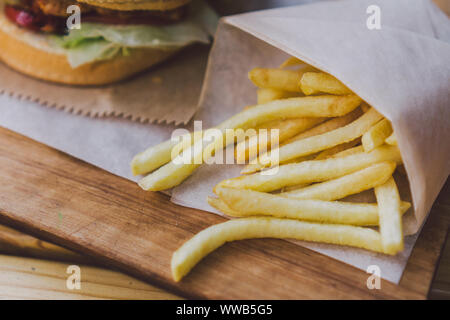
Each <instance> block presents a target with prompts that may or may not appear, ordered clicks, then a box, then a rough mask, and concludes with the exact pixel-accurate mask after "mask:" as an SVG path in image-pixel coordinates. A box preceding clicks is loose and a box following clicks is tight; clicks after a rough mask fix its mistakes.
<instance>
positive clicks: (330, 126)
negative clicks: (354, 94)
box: [285, 108, 363, 144]
mask: <svg viewBox="0 0 450 320" xmlns="http://www.w3.org/2000/svg"><path fill="white" fill-rule="evenodd" d="M362 114H363V113H362V112H361V109H360V108H357V109H355V110H353V111H352V112H350V113H348V114H346V115H344V116H341V117H337V118H332V119H330V120H327V121H325V122H324V123H321V124H319V125H318V126H315V127H314V128H312V129H309V130H307V131H305V132H303V133H300V134H298V135H296V136H294V137H292V138H291V139H289V140H287V141H286V142H285V144H288V143H291V142H294V141H298V140H303V139H306V138H309V137H313V136H317V135H319V134H323V133H326V132H329V131H332V130H335V129H338V128H340V127H343V126H346V125H347V124H349V123H351V122H353V121H354V120H356V119H358V118H359V117H360V116H361V115H362Z"/></svg>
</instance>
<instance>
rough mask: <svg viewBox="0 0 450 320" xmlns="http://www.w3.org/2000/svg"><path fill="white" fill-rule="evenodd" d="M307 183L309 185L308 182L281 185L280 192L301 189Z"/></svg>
mask: <svg viewBox="0 0 450 320" xmlns="http://www.w3.org/2000/svg"><path fill="white" fill-rule="evenodd" d="M311 160H312V159H311ZM309 185H310V184H309V183H302V184H296V185H295V186H286V187H283V188H281V189H280V193H285V192H291V191H295V190H300V189H303V188H304V187H307V186H309Z"/></svg>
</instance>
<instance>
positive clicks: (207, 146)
mask: <svg viewBox="0 0 450 320" xmlns="http://www.w3.org/2000/svg"><path fill="white" fill-rule="evenodd" d="M449 43H450V22H449V20H448V18H447V17H446V16H445V15H444V13H442V12H441V11H440V10H439V9H438V8H437V7H435V6H434V5H433V4H432V3H431V1H427V0H413V1H411V0H398V1H390V0H370V1H365V0H346V1H338V2H326V3H319V4H314V5H307V6H298V7H290V8H284V9H275V10H267V11H261V12H255V13H250V14H244V15H238V16H232V17H228V18H225V19H223V20H222V22H221V24H220V27H219V29H218V32H217V35H216V42H215V45H214V47H213V50H212V53H211V56H210V62H209V68H208V72H207V76H206V80H205V85H204V88H203V94H202V100H201V101H202V111H201V112H200V113H199V114H198V115H197V119H199V120H202V121H203V128H204V129H206V128H211V129H210V130H213V129H215V130H218V131H219V134H218V136H219V138H220V139H215V140H211V136H209V137H208V138H205V137H207V136H208V135H210V132H209V130H205V131H202V132H195V133H192V134H187V135H185V136H184V137H185V138H186V137H187V138H189V139H183V141H184V142H183V143H179V142H176V141H168V142H166V143H163V144H161V145H158V146H156V147H151V148H150V149H148V150H147V151H145V152H143V153H141V154H139V155H137V156H136V158H135V159H134V160H133V163H132V168H133V172H134V173H136V174H146V175H147V176H145V177H144V178H143V179H142V180H141V181H140V182H139V184H140V186H141V187H142V188H143V189H145V190H149V191H160V190H165V189H169V188H173V187H175V189H174V190H173V200H174V201H175V202H177V203H180V204H184V205H188V206H193V207H197V208H200V209H204V210H211V208H215V209H217V210H218V211H219V212H221V213H223V214H225V215H227V216H229V217H233V218H236V219H233V220H231V221H229V222H225V223H223V224H220V225H217V226H212V227H211V228H208V229H206V230H204V231H202V232H200V233H199V234H198V235H196V236H194V237H193V238H192V239H190V240H189V241H187V242H186V243H185V244H184V245H183V246H182V247H180V249H179V250H178V251H176V252H175V253H174V255H173V259H172V273H173V276H174V279H175V280H177V281H178V280H180V279H181V278H182V277H183V276H184V275H186V274H187V273H188V272H189V271H190V270H191V268H192V267H193V266H194V265H195V264H196V263H197V262H198V261H200V259H202V258H203V257H204V256H205V255H206V254H208V253H209V252H211V251H212V250H214V249H215V248H217V247H219V246H220V245H222V244H223V243H225V242H228V241H234V240H241V239H247V238H264V237H274V238H287V239H297V240H304V241H309V242H321V243H329V244H337V245H344V246H351V247H358V248H363V249H366V250H370V251H373V252H379V253H381V254H383V255H397V254H402V253H404V251H403V248H404V247H405V245H404V241H403V236H404V235H408V234H414V233H416V232H417V231H418V230H419V229H420V228H421V226H422V225H423V223H424V221H425V218H426V216H427V214H428V212H429V211H430V209H431V206H432V204H433V202H434V200H435V198H436V196H437V195H438V193H439V191H440V189H441V188H442V186H443V184H444V183H445V181H446V179H447V178H448V175H449V172H450V144H449V143H448V141H449V139H450V109H449V101H450V91H449V87H450V86H449V85H450V65H449V63H448V62H449V61H450V44H449ZM248 129H252V130H253V131H254V132H255V133H254V134H249V133H248V132H247V133H246V134H244V135H240V134H239V133H238V132H239V130H248ZM272 129H276V130H277V132H278V134H277V139H275V140H271V139H267V138H265V139H264V138H262V136H261V135H260V134H258V131H259V132H261V130H266V131H267V130H269V131H270V130H272ZM229 136H231V139H226V138H228V137H229ZM186 141H188V142H186ZM199 141H200V148H197V147H195V146H196V145H197V144H196V143H195V142H199ZM211 141H213V142H211ZM230 146H232V147H234V152H233V154H234V157H235V160H236V162H237V163H242V162H240V161H239V160H242V161H244V162H247V165H246V166H245V167H242V166H232V167H230V166H225V165H219V164H216V165H208V164H204V163H203V162H208V160H209V159H211V158H212V157H213V156H215V155H217V154H218V153H220V152H219V151H221V150H222V149H223V148H226V147H230ZM202 147H203V148H202ZM174 150H176V151H175V152H174ZM227 150H228V149H227ZM188 151H189V152H188ZM186 154H189V157H192V158H194V159H197V158H202V159H203V162H202V161H200V162H198V161H193V162H189V163H186V162H184V163H183V162H180V159H179V158H180V157H181V156H183V155H186ZM211 189H212V190H213V192H214V194H215V196H212V193H211V191H210V190H211ZM206 196H209V197H208V203H209V205H210V206H211V207H208V206H207V205H206V203H205V197H206ZM411 202H412V206H413V207H412V209H411V210H409V209H410V207H411ZM411 248H412V245H409V252H410V249H411ZM409 252H408V253H406V254H405V256H406V258H404V259H403V261H406V259H407V256H408V255H409ZM334 256H335V257H336V255H334ZM347 256H348V254H347ZM405 256H404V257H405ZM343 260H345V261H347V262H350V263H352V261H351V259H349V258H348V257H346V259H343ZM354 260H355V259H354ZM354 264H355V265H356V264H357V263H354ZM403 266H404V265H403ZM400 274H401V272H400ZM394 278H395V277H393V278H392V277H391V279H394ZM397 279H398V278H397Z"/></svg>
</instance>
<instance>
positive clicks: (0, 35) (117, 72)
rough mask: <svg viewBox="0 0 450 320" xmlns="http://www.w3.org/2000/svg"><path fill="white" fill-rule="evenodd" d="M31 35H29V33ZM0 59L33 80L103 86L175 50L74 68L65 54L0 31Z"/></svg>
mask: <svg viewBox="0 0 450 320" xmlns="http://www.w3.org/2000/svg"><path fill="white" fill-rule="evenodd" d="M30 33H31V32H30ZM0 44H1V45H0V46H1V50H0V60H1V61H2V62H4V63H5V64H7V65H8V66H10V67H11V68H12V69H15V70H17V71H20V72H22V73H24V74H27V75H29V76H31V77H34V78H39V79H42V80H46V81H51V82H58V83H64V84H70V85H82V86H86V85H104V84H109V83H113V82H117V81H120V80H123V79H126V78H128V77H129V76H132V75H134V74H136V73H139V72H141V71H143V70H146V69H148V68H149V67H151V66H153V65H156V64H157V63H159V62H162V61H164V60H165V59H167V58H169V57H170V56H171V55H172V54H173V53H174V52H175V51H168V50H156V49H146V48H139V49H133V50H130V54H129V55H128V56H118V57H116V58H113V59H109V60H102V61H99V62H93V63H88V64H84V65H82V66H80V67H78V68H75V69H73V68H72V67H71V66H70V64H69V62H68V60H67V57H66V55H65V54H61V53H58V52H52V51H51V50H42V49H40V48H36V47H34V46H32V45H30V44H28V43H26V42H23V41H21V40H19V39H17V38H16V37H15V36H14V34H6V33H5V32H3V31H1V30H0Z"/></svg>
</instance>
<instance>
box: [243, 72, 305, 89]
mask: <svg viewBox="0 0 450 320" xmlns="http://www.w3.org/2000/svg"><path fill="white" fill-rule="evenodd" d="M311 70H314V68H313V67H309V66H306V67H304V68H301V69H300V70H296V71H294V70H285V69H265V68H255V69H253V70H251V71H250V72H249V73H248V78H249V79H250V80H251V81H252V82H253V83H254V84H255V85H256V86H257V87H259V88H265V89H276V90H282V91H290V92H297V93H302V90H301V88H300V80H301V78H302V75H303V74H304V73H305V72H308V71H311Z"/></svg>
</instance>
